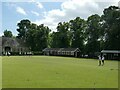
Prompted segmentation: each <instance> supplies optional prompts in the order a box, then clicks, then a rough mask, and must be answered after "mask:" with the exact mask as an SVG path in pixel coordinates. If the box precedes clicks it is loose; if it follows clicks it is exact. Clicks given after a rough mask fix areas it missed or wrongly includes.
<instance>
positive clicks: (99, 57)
mask: <svg viewBox="0 0 120 90" xmlns="http://www.w3.org/2000/svg"><path fill="white" fill-rule="evenodd" d="M98 59H99V61H98V62H99V66H101V64H102V62H101V55H99V56H98Z"/></svg>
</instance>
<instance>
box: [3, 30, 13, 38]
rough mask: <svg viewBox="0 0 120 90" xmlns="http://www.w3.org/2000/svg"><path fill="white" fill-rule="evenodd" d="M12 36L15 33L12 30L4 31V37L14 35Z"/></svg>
mask: <svg viewBox="0 0 120 90" xmlns="http://www.w3.org/2000/svg"><path fill="white" fill-rule="evenodd" d="M12 36H13V34H12V32H11V31H8V30H5V31H4V37H12Z"/></svg>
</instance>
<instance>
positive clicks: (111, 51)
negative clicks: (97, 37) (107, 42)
mask: <svg viewBox="0 0 120 90" xmlns="http://www.w3.org/2000/svg"><path fill="white" fill-rule="evenodd" d="M101 53H120V51H119V50H102V51H101Z"/></svg>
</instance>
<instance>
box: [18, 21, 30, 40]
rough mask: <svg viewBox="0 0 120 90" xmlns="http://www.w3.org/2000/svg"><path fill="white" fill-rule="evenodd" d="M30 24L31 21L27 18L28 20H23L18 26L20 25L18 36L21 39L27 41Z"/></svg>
mask: <svg viewBox="0 0 120 90" xmlns="http://www.w3.org/2000/svg"><path fill="white" fill-rule="evenodd" d="M30 25H31V22H30V21H29V20H28V19H26V20H21V21H20V22H19V23H18V24H17V26H18V29H17V31H18V36H17V37H18V38H20V39H23V40H24V41H26V37H27V36H26V34H27V31H28V30H29V29H30Z"/></svg>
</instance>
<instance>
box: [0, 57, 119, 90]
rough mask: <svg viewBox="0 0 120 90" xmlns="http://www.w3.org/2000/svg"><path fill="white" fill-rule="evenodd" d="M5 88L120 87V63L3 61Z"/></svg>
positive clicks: (61, 59)
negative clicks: (119, 77)
mask: <svg viewBox="0 0 120 90" xmlns="http://www.w3.org/2000/svg"><path fill="white" fill-rule="evenodd" d="M2 66H3V69H2V70H3V72H2V73H3V77H2V85H3V86H2V87H3V88H118V61H105V65H104V66H98V61H97V60H95V59H80V58H69V57H52V56H30V57H29V56H19V57H18V56H11V57H3V58H2Z"/></svg>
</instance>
